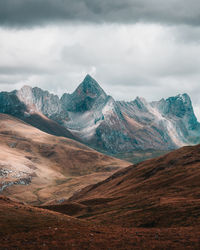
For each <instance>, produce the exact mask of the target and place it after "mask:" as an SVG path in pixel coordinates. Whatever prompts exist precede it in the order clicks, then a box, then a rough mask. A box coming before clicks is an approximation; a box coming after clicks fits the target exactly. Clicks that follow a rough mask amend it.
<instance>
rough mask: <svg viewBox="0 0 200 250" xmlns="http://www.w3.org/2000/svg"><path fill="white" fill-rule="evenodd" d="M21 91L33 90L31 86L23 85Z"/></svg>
mask: <svg viewBox="0 0 200 250" xmlns="http://www.w3.org/2000/svg"><path fill="white" fill-rule="evenodd" d="M19 90H32V87H31V86H29V85H23V86H22V87H21V88H20V89H19Z"/></svg>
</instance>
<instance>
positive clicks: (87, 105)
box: [0, 75, 200, 154]
mask: <svg viewBox="0 0 200 250" xmlns="http://www.w3.org/2000/svg"><path fill="white" fill-rule="evenodd" d="M0 112H2V113H8V114H11V115H14V116H17V117H19V118H20V119H23V120H25V121H26V122H28V123H30V124H32V125H34V126H37V127H38V128H39V129H41V130H43V131H45V132H48V133H51V134H54V135H61V136H66V137H69V138H72V139H76V140H79V141H81V142H83V143H85V144H86V145H89V146H91V147H93V148H95V149H98V150H99V151H102V152H106V153H109V154H110V153H111V154H117V153H127V152H132V151H144V150H162V151H166V150H173V149H176V148H179V147H181V146H184V145H191V144H196V143H198V142H199V141H200V124H199V123H198V121H197V119H196V117H195V114H194V111H193V107H192V103H191V100H190V97H189V96H188V95H187V94H183V95H177V96H175V97H170V98H168V99H161V100H160V101H156V102H147V101H146V100H145V99H144V98H140V97H137V98H136V99H135V100H133V101H131V102H125V101H115V100H114V99H113V98H112V97H111V96H109V95H107V94H106V93H105V91H104V90H103V89H102V88H101V87H100V85H99V84H98V83H97V82H96V81H95V80H94V79H93V78H92V77H91V76H90V75H87V76H86V77H85V79H84V80H83V82H82V83H81V84H80V85H79V86H78V87H77V89H76V90H75V91H74V92H73V93H72V94H66V93H65V94H63V96H62V97H61V98H59V97H58V96H56V95H53V94H50V93H49V92H48V91H43V90H42V89H40V88H31V87H28V86H24V87H23V88H22V89H20V90H18V91H13V92H10V93H7V92H1V93H0ZM37 115H39V116H40V117H39V118H38V124H37V122H36V116H37ZM27 117H28V118H27ZM41 117H42V118H46V119H43V120H42V121H41V122H40V121H39V120H40V119H41ZM45 121H48V122H49V123H50V121H51V126H50V125H47V124H46V125H45V126H44V123H45ZM53 122H54V123H53ZM53 124H54V125H55V126H56V127H57V129H53V127H54V125H53ZM61 126H62V129H61ZM58 131H60V132H59V133H58Z"/></svg>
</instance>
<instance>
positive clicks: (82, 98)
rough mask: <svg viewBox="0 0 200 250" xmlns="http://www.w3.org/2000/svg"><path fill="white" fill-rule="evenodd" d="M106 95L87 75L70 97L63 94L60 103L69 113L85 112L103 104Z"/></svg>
mask: <svg viewBox="0 0 200 250" xmlns="http://www.w3.org/2000/svg"><path fill="white" fill-rule="evenodd" d="M106 98H107V95H106V93H105V92H104V91H103V89H102V88H101V87H100V86H99V84H98V83H97V82H96V81H95V80H94V79H93V78H92V77H91V76H89V75H87V76H86V77H85V79H84V80H83V82H82V83H81V84H80V85H79V86H78V88H77V89H76V90H75V91H74V92H73V93H72V94H71V95H70V94H64V95H63V96H62V98H61V103H62V106H63V108H64V109H66V110H68V111H70V112H85V111H89V110H91V109H92V108H93V109H94V108H95V107H96V108H97V107H98V105H100V104H102V103H103V102H105V100H106Z"/></svg>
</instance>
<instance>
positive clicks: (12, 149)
mask: <svg viewBox="0 0 200 250" xmlns="http://www.w3.org/2000/svg"><path fill="white" fill-rule="evenodd" d="M0 150H1V154H0V193H1V194H3V195H6V196H8V197H11V198H15V199H16V200H18V201H23V202H24V201H25V202H27V203H29V204H45V202H51V201H55V200H57V201H60V200H65V199H67V198H68V197H70V196H71V195H72V194H73V193H74V192H76V191H77V190H79V189H81V188H83V187H84V186H87V185H89V184H91V183H96V182H98V181H100V180H103V179H105V178H106V177H108V176H109V175H111V174H112V173H113V172H115V171H116V170H118V169H120V168H122V167H125V166H128V165H130V163H128V162H125V161H122V160H119V159H115V158H113V157H109V156H106V155H103V154H101V153H99V152H97V151H95V150H93V149H91V148H88V147H87V146H85V145H83V144H81V143H79V142H77V141H75V140H72V139H68V138H64V137H61V136H53V135H50V134H47V133H44V132H42V131H41V130H39V129H37V128H35V127H33V126H30V125H28V124H27V123H25V122H23V121H21V120H19V119H17V118H15V117H13V116H10V115H6V114H0Z"/></svg>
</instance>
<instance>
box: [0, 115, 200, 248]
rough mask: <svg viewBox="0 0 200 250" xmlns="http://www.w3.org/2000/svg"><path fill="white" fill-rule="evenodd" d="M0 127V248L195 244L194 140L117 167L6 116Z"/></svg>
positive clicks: (197, 171)
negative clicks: (136, 162)
mask: <svg viewBox="0 0 200 250" xmlns="http://www.w3.org/2000/svg"><path fill="white" fill-rule="evenodd" d="M0 125H1V126H0V136H1V145H0V146H1V154H0V163H1V172H0V173H1V177H0V181H1V183H2V180H3V181H4V184H1V188H2V187H3V185H5V181H7V183H9V182H10V183H11V182H13V184H12V185H10V186H8V187H6V188H5V189H4V190H3V193H4V194H6V195H8V196H10V197H12V200H10V199H8V198H6V197H4V196H1V197H0V239H1V240H0V249H200V237H199V235H200V145H198V146H188V147H183V148H181V149H178V150H176V151H173V152H171V153H169V154H166V155H164V156H162V157H158V158H155V159H152V160H147V161H145V162H142V163H139V164H135V165H132V166H129V167H127V168H124V167H125V166H127V165H128V163H127V162H123V161H120V160H119V161H118V160H116V159H114V158H111V157H107V156H105V155H103V154H100V153H98V152H96V151H94V150H91V149H89V148H88V147H86V146H83V145H82V144H80V143H78V142H75V141H73V140H70V139H66V138H63V137H55V136H52V135H48V134H46V133H43V132H41V131H40V130H38V129H35V128H33V127H31V126H29V125H27V124H25V123H23V122H21V121H20V120H17V119H14V118H12V117H10V116H6V115H2V116H1V120H0ZM94 163H95V164H94ZM120 166H121V167H122V168H121V169H120V170H119V171H117V172H115V171H116V169H117V168H120ZM19 169H20V170H19ZM112 172H115V173H114V174H113V175H111V176H110V174H111V173H112ZM106 173H107V175H108V176H109V177H108V178H107V179H105V176H106ZM103 176H104V180H103ZM94 177H96V179H94ZM66 178H69V179H66ZM70 178H71V179H70ZM99 179H100V182H98V183H97V181H98V180H99ZM28 180H29V181H28ZM19 181H21V182H19ZM26 182H27V183H26ZM95 182H96V183H95ZM94 183H95V184H94ZM87 184H91V185H89V186H87V187H85V186H86V185H87ZM81 187H83V189H82V190H81V191H78V189H80V188H81ZM74 191H76V192H75V193H74ZM70 192H71V194H72V196H71V198H69V199H68V200H67V197H69V194H70ZM62 197H64V199H62ZM14 199H15V200H14ZM59 199H61V201H60V200H59ZM19 200H20V201H26V202H28V203H29V204H35V205H40V204H41V205H42V206H38V207H33V206H30V205H27V204H26V203H22V202H21V203H19V202H18V201H19Z"/></svg>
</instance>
